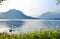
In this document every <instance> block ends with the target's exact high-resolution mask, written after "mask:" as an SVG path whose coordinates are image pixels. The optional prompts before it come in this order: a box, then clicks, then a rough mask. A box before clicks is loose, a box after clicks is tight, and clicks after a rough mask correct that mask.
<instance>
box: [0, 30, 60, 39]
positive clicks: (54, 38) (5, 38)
mask: <svg viewBox="0 0 60 39" xmlns="http://www.w3.org/2000/svg"><path fill="white" fill-rule="evenodd" d="M0 39H60V30H56V31H53V30H45V31H42V30H41V31H34V32H31V33H20V34H8V33H5V32H3V33H0Z"/></svg>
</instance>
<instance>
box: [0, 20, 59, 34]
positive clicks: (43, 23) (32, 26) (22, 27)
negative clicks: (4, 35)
mask: <svg viewBox="0 0 60 39" xmlns="http://www.w3.org/2000/svg"><path fill="white" fill-rule="evenodd" d="M41 28H44V29H53V30H56V28H58V29H60V20H0V32H9V29H12V30H13V32H14V33H15V32H16V33H18V32H33V31H34V30H40V29H41Z"/></svg>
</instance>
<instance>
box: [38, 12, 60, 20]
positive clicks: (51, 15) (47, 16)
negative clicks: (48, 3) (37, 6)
mask: <svg viewBox="0 0 60 39" xmlns="http://www.w3.org/2000/svg"><path fill="white" fill-rule="evenodd" d="M39 18H40V19H43V20H60V13H59V12H45V13H44V14H42V15H40V16H39Z"/></svg>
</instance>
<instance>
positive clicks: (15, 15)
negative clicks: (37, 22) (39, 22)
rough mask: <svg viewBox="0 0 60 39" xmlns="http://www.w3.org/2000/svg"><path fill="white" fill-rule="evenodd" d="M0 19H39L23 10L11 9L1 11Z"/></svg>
mask: <svg viewBox="0 0 60 39" xmlns="http://www.w3.org/2000/svg"><path fill="white" fill-rule="evenodd" d="M0 19H37V18H34V17H30V16H26V15H25V14H23V12H22V11H19V10H16V9H11V10H9V11H7V12H3V13H0Z"/></svg>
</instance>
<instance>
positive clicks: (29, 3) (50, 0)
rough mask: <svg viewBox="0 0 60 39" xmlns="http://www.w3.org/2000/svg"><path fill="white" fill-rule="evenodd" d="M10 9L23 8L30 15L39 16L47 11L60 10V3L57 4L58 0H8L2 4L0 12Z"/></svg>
mask: <svg viewBox="0 0 60 39" xmlns="http://www.w3.org/2000/svg"><path fill="white" fill-rule="evenodd" d="M9 9H17V10H21V11H22V12H23V13H24V14H26V15H28V16H32V17H37V16H39V15H41V14H43V13H44V12H47V11H50V12H54V11H59V10H60V5H56V0H8V1H6V2H3V4H2V5H0V12H6V11H8V10H9Z"/></svg>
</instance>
